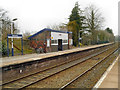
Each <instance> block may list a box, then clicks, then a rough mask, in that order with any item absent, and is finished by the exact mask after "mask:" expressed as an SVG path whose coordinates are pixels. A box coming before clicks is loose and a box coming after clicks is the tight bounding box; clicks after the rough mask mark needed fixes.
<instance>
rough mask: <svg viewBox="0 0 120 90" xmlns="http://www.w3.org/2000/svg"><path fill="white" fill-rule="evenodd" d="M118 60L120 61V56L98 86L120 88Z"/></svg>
mask: <svg viewBox="0 0 120 90" xmlns="http://www.w3.org/2000/svg"><path fill="white" fill-rule="evenodd" d="M118 62H120V58H119V59H118V60H117V61H116V62H115V64H114V65H113V67H111V70H110V71H109V72H108V74H107V75H106V77H105V78H104V79H103V81H102V83H101V84H100V86H99V87H98V88H118V77H120V74H118Z"/></svg>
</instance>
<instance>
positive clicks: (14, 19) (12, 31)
mask: <svg viewBox="0 0 120 90" xmlns="http://www.w3.org/2000/svg"><path fill="white" fill-rule="evenodd" d="M16 20H17V18H14V19H13V20H12V22H11V34H13V23H14V21H16ZM11 41H12V56H14V49H13V38H11Z"/></svg>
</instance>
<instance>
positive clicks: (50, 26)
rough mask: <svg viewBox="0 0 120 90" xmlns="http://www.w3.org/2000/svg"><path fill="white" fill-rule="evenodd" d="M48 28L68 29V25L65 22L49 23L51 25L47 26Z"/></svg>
mask: <svg viewBox="0 0 120 90" xmlns="http://www.w3.org/2000/svg"><path fill="white" fill-rule="evenodd" d="M47 28H49V29H53V30H58V31H68V30H67V26H66V25H65V24H63V23H61V24H58V25H57V24H54V25H49V26H47Z"/></svg>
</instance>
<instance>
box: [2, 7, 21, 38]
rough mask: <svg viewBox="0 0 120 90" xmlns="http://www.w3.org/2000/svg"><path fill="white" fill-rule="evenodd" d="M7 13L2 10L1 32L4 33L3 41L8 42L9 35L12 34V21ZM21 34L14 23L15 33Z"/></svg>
mask: <svg viewBox="0 0 120 90" xmlns="http://www.w3.org/2000/svg"><path fill="white" fill-rule="evenodd" d="M7 13H8V12H7V11H5V10H4V9H1V8H0V28H1V29H0V30H1V32H2V39H3V40H6V39H7V34H10V33H11V23H12V21H11V19H10V18H9V17H8V15H7ZM15 32H16V33H17V32H19V30H18V29H17V27H16V25H15V24H14V23H13V33H15Z"/></svg>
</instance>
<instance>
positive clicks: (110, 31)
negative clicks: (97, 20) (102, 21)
mask: <svg viewBox="0 0 120 90" xmlns="http://www.w3.org/2000/svg"><path fill="white" fill-rule="evenodd" d="M105 30H106V31H107V32H108V33H110V34H112V35H113V31H112V29H110V28H109V27H107V28H106V29H105Z"/></svg>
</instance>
